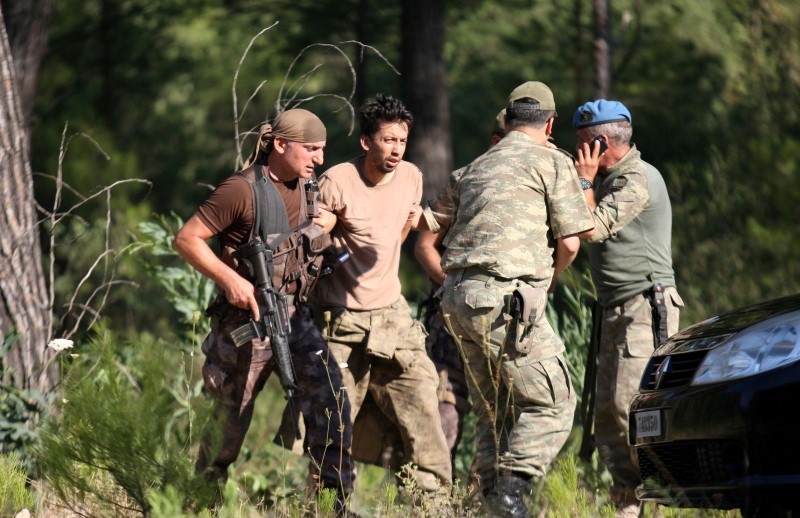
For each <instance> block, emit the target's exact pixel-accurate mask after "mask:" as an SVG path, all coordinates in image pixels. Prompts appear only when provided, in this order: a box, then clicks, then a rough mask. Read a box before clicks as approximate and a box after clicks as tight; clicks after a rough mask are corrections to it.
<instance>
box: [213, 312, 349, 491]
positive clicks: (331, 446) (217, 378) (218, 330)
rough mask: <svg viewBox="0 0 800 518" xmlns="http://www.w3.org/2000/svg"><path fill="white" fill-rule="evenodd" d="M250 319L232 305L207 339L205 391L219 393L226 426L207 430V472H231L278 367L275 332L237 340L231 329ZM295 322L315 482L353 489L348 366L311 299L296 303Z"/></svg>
mask: <svg viewBox="0 0 800 518" xmlns="http://www.w3.org/2000/svg"><path fill="white" fill-rule="evenodd" d="M292 309H293V310H294V307H293V308H292ZM246 321H247V316H246V314H245V313H244V312H242V311H239V310H236V309H232V310H229V311H228V314H227V315H226V316H225V317H223V318H222V319H221V320H217V319H215V321H214V322H213V323H212V331H211V333H210V334H209V335H208V337H207V338H206V340H205V342H204V343H203V352H204V353H205V355H206V361H205V364H204V365H203V380H204V384H205V391H206V392H207V393H208V394H210V395H211V396H212V397H214V398H216V399H217V401H218V407H217V410H218V416H219V419H220V420H221V422H222V426H223V429H222V436H221V440H214V439H213V438H211V437H207V438H206V439H205V440H204V443H203V445H202V446H201V449H200V455H199V458H198V460H197V469H198V472H202V473H204V474H205V476H206V478H207V479H208V480H225V479H226V478H227V468H228V466H229V465H230V464H232V463H233V462H234V461H235V460H236V458H237V457H238V456H239V451H240V450H241V447H242V443H243V442H244V437H245V435H246V433H247V430H248V428H249V427H250V421H251V419H252V417H253V408H254V404H255V400H256V397H257V396H258V394H259V393H260V392H261V390H262V389H263V388H264V385H265V384H266V382H267V378H268V377H269V375H270V374H271V373H272V371H273V370H274V369H275V361H274V359H273V356H272V348H271V346H270V343H269V340H264V341H261V340H257V339H255V340H252V341H251V342H250V343H248V344H245V345H242V346H241V347H239V348H237V347H236V346H235V345H234V344H233V342H232V341H231V339H230V332H231V331H232V330H234V329H236V328H237V327H239V326H240V325H242V324H243V323H244V322H246ZM291 327H292V331H291V334H290V335H289V347H290V350H291V355H292V364H293V366H294V371H295V376H296V378H297V385H298V387H299V388H300V391H299V394H297V395H296V396H295V397H294V401H295V404H296V405H297V406H298V410H299V411H300V412H302V415H303V419H304V423H305V429H306V442H305V448H304V451H305V453H307V454H309V455H310V456H311V457H312V459H313V460H312V462H310V465H309V481H310V483H311V486H312V489H318V487H316V486H317V482H316V481H317V480H318V481H319V484H320V485H321V486H322V487H330V488H339V489H340V490H341V491H343V492H344V493H349V492H351V491H352V489H353V480H354V478H355V465H354V463H353V460H352V457H351V454H350V447H351V440H352V427H351V420H350V403H349V400H348V398H347V396H346V395H345V394H342V393H341V389H342V375H341V371H340V369H339V367H338V365H336V362H335V361H333V358H329V352H328V347H327V345H326V344H325V341H324V340H323V339H322V336H321V335H320V333H319V330H318V329H317V327H316V326H315V325H314V321H313V319H312V317H311V312H310V310H309V309H308V307H306V306H301V307H300V308H299V309H296V310H294V311H293V314H292V316H291Z"/></svg>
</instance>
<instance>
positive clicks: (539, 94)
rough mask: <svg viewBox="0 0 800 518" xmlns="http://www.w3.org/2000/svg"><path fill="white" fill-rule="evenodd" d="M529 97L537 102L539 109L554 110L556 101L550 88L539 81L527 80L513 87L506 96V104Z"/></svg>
mask: <svg viewBox="0 0 800 518" xmlns="http://www.w3.org/2000/svg"><path fill="white" fill-rule="evenodd" d="M525 98H530V99H534V100H536V101H538V102H539V106H538V109H539V110H551V111H556V101H555V99H554V98H553V92H552V91H551V90H550V88H549V87H548V86H547V85H546V84H544V83H540V82H539V81H528V82H526V83H522V84H521V85H519V86H518V87H516V88H514V90H513V91H512V92H511V95H509V96H508V105H509V106H511V105H512V104H513V103H514V102H515V101H519V100H520V99H525Z"/></svg>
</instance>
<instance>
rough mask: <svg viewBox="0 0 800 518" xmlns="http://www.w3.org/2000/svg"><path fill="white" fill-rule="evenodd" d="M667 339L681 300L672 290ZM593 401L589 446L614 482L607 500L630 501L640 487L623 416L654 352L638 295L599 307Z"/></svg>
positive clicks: (645, 305)
mask: <svg viewBox="0 0 800 518" xmlns="http://www.w3.org/2000/svg"><path fill="white" fill-rule="evenodd" d="M664 295H665V297H664V298H665V300H666V304H665V305H666V307H667V334H668V335H673V334H675V333H677V332H678V329H679V323H678V320H679V318H680V308H681V307H682V306H683V301H682V300H681V298H680V295H678V292H677V290H676V289H675V288H665V289H664ZM602 311H603V314H602V328H601V332H600V347H599V354H598V363H597V394H596V396H595V406H594V409H595V410H594V412H595V414H594V415H595V419H594V427H595V443H596V444H597V450H598V453H599V454H600V458H601V459H602V460H603V462H604V463H605V465H606V467H607V468H608V471H609V472H610V473H611V476H612V478H613V480H614V486H613V489H612V497H613V499H614V500H615V501H619V502H626V501H631V499H635V495H634V494H633V490H634V489H635V487H636V486H637V485H638V484H640V483H641V478H640V476H639V467H638V463H637V461H636V457H635V452H634V449H633V448H632V447H631V446H630V445H629V444H628V414H629V407H630V403H631V399H633V396H634V395H636V392H637V391H638V389H639V384H640V382H641V379H642V373H643V372H644V369H645V367H647V362H648V361H649V360H650V356H651V355H652V354H653V350H654V348H655V340H654V335H653V313H652V308H651V306H650V302H649V301H648V300H647V298H646V297H645V296H644V295H637V296H635V297H632V298H631V299H629V300H627V301H626V302H625V303H623V304H620V305H618V306H613V307H607V308H603V310H602Z"/></svg>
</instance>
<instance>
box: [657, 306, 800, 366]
mask: <svg viewBox="0 0 800 518" xmlns="http://www.w3.org/2000/svg"><path fill="white" fill-rule="evenodd" d="M798 309H800V293H799V294H796V295H789V296H788V297H781V298H779V299H773V300H768V301H766V302H760V303H758V304H753V305H752V306H745V307H743V308H739V309H735V310H733V311H729V312H727V313H723V314H721V315H719V316H716V317H711V318H709V319H707V320H703V321H702V322H698V323H697V324H694V325H692V326H689V327H687V328H686V329H684V330H683V331H680V332H679V333H677V334H674V335H672V336H671V337H670V338H669V340H667V341H666V342H664V343H663V344H662V345H661V346H660V347H659V348H658V349H656V351H655V353H654V354H653V355H654V356H664V355H666V354H675V353H681V352H690V351H699V350H703V349H710V348H712V347H714V346H716V345H717V344H719V343H720V342H722V341H723V340H725V339H726V338H728V337H729V336H731V335H733V334H736V333H738V332H739V331H742V330H743V329H747V328H748V327H750V326H752V325H754V324H757V323H759V322H762V321H764V320H767V319H768V318H772V317H775V316H778V315H782V314H784V313H789V312H790V311H796V310H798Z"/></svg>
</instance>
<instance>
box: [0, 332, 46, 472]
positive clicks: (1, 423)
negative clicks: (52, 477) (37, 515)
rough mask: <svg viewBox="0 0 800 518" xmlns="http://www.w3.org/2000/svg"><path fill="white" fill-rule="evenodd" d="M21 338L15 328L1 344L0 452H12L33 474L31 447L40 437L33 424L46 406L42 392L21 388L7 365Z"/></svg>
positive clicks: (15, 374) (15, 375) (14, 374)
mask: <svg viewBox="0 0 800 518" xmlns="http://www.w3.org/2000/svg"><path fill="white" fill-rule="evenodd" d="M17 339H18V337H17V333H16V331H14V330H12V331H11V332H9V333H8V334H7V335H6V336H5V337H3V343H2V344H0V454H12V455H14V456H15V457H14V458H15V459H17V460H19V461H20V462H22V463H23V464H24V465H25V468H26V470H27V472H28V473H31V474H32V473H33V471H34V470H33V462H32V460H31V456H30V453H31V450H32V448H33V447H34V446H35V445H36V444H37V442H38V439H39V432H38V430H37V429H36V428H35V427H34V426H32V424H33V423H36V422H38V421H39V419H40V417H41V415H42V414H43V413H44V411H45V409H46V408H47V401H46V398H45V396H44V394H42V393H41V392H39V391H37V390H33V389H26V390H21V389H19V388H17V387H19V386H20V385H21V384H20V383H17V382H16V377H17V373H16V372H13V371H12V370H11V369H10V368H8V367H6V366H5V363H4V358H5V356H6V355H7V354H8V352H9V351H10V350H11V347H12V346H13V345H14V344H15V343H16V341H17Z"/></svg>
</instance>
